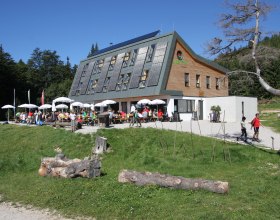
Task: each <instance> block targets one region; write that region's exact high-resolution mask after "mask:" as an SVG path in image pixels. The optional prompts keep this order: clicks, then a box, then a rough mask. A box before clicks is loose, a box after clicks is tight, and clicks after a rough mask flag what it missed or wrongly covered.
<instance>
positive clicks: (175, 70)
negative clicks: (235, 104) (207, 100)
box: [166, 41, 228, 97]
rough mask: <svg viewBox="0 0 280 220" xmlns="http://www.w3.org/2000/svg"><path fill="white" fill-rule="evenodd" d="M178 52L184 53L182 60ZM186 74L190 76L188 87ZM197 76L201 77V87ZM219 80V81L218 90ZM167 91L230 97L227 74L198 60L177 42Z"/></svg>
mask: <svg viewBox="0 0 280 220" xmlns="http://www.w3.org/2000/svg"><path fill="white" fill-rule="evenodd" d="M178 51H180V52H181V53H182V56H181V57H180V59H178V55H177V53H178ZM185 74H189V85H188V86H186V85H185ZM197 75H199V81H200V87H197ZM207 78H208V79H207ZM217 79H219V87H218V88H217V87H216V86H217V81H216V80H217ZM221 79H222V80H221ZM207 81H208V82H209V83H208V85H207ZM166 90H177V91H178V90H179V91H182V92H183V95H184V96H200V97H213V96H228V79H227V78H226V77H225V73H223V72H221V71H220V70H218V69H215V68H214V67H212V66H210V65H207V63H204V62H202V61H200V60H198V59H196V58H195V57H194V56H192V55H191V53H190V52H189V51H187V49H185V47H183V46H182V45H181V44H180V43H179V42H178V41H177V42H176V47H175V50H174V54H173V60H172V64H171V68H170V72H169V76H168V80H167V84H166Z"/></svg>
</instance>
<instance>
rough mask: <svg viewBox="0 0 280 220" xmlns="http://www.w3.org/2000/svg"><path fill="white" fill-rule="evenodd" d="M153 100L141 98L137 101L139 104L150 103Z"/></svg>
mask: <svg viewBox="0 0 280 220" xmlns="http://www.w3.org/2000/svg"><path fill="white" fill-rule="evenodd" d="M150 102H151V100H150V99H141V100H139V101H138V102H137V105H146V104H149V103H150Z"/></svg>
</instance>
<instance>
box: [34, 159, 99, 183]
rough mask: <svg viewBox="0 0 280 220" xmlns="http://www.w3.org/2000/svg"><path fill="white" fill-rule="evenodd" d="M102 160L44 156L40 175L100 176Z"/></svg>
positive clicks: (65, 176)
mask: <svg viewBox="0 0 280 220" xmlns="http://www.w3.org/2000/svg"><path fill="white" fill-rule="evenodd" d="M100 169H101V162H100V161H99V159H97V158H95V159H91V160H89V159H86V160H80V159H73V160H70V159H67V158H65V157H63V158H61V157H59V156H56V157H47V158H43V159H42V162H41V166H40V169H39V171H38V173H39V175H40V176H58V177H64V178H74V177H87V178H93V177H97V176H100V174H101V172H100Z"/></svg>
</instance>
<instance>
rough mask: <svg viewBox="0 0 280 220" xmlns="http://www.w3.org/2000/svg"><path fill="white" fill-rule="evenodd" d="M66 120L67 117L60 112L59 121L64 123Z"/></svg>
mask: <svg viewBox="0 0 280 220" xmlns="http://www.w3.org/2000/svg"><path fill="white" fill-rule="evenodd" d="M64 118H65V116H64V114H63V112H59V114H58V116H57V119H58V120H59V121H63V120H64Z"/></svg>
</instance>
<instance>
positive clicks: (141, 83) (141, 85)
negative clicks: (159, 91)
mask: <svg viewBox="0 0 280 220" xmlns="http://www.w3.org/2000/svg"><path fill="white" fill-rule="evenodd" d="M148 74H149V70H144V72H143V73H142V75H141V76H140V81H139V88H144V87H146V81H147V78H148Z"/></svg>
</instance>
